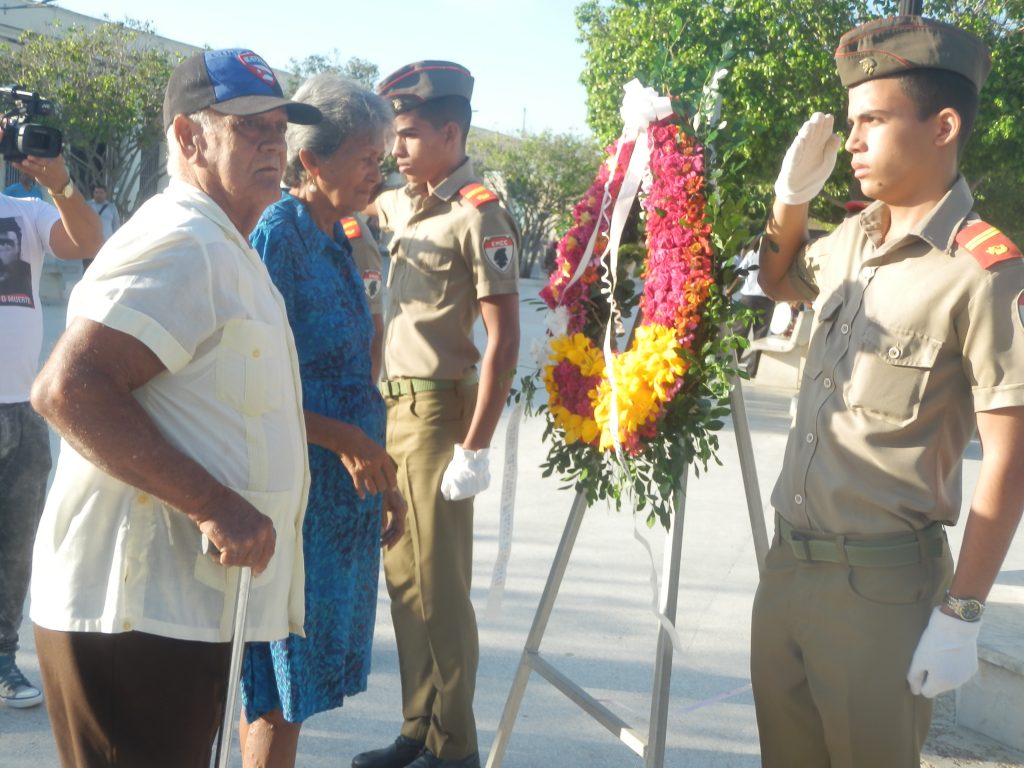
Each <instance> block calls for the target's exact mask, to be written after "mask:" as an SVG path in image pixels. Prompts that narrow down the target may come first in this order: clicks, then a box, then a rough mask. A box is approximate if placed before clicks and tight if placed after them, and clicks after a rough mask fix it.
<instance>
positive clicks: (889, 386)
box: [846, 325, 942, 426]
mask: <svg viewBox="0 0 1024 768" xmlns="http://www.w3.org/2000/svg"><path fill="white" fill-rule="evenodd" d="M941 346H942V344H941V342H939V341H938V340H936V339H932V338H930V337H928V336H925V335H923V334H920V333H916V332H913V331H900V330H892V331H890V330H886V329H884V328H882V327H880V326H878V325H868V326H867V327H866V328H865V329H864V334H863V336H862V337H861V344H860V347H859V349H857V352H856V357H855V358H854V362H853V372H852V374H851V376H850V386H849V389H848V391H847V394H846V401H847V404H848V405H849V406H850V408H851V409H854V410H860V411H864V412H865V413H868V414H870V415H872V416H875V417H877V418H880V419H882V420H884V421H887V422H889V423H891V424H896V425H898V426H904V425H906V424H909V423H910V422H912V421H913V420H914V419H915V418H916V417H917V413H918V410H919V409H920V407H921V397H922V395H923V393H924V389H925V386H926V385H927V383H928V377H929V375H930V374H931V371H932V368H934V366H935V361H936V359H937V358H938V356H939V350H940V349H941Z"/></svg>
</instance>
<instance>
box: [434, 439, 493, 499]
mask: <svg viewBox="0 0 1024 768" xmlns="http://www.w3.org/2000/svg"><path fill="white" fill-rule="evenodd" d="M488 453H489V449H487V448H481V449H480V450H479V451H468V450H466V449H465V448H463V447H462V446H461V445H456V446H455V455H454V456H453V457H452V460H451V462H450V463H449V464H448V468H447V469H445V471H444V477H442V478H441V495H442V496H444V497H445V498H446V499H448V501H458V500H459V499H468V498H469V497H470V496H476V495H477V494H478V493H480V492H481V491H483V490H485V489H486V488H487V486H488V485H490V484H491V470H490V467H489V465H488V459H487V454H488Z"/></svg>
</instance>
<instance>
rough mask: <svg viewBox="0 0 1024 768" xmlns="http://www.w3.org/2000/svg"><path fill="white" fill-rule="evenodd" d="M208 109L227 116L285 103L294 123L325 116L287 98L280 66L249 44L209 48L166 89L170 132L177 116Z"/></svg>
mask: <svg viewBox="0 0 1024 768" xmlns="http://www.w3.org/2000/svg"><path fill="white" fill-rule="evenodd" d="M207 107H213V108H214V109H216V111H218V112H222V113H223V114H225V115H258V114H261V113H263V112H269V111H270V110H272V109H277V108H278V107H284V109H285V111H286V112H287V113H288V122H290V123H301V124H302V125H313V124H315V123H319V122H320V118H321V115H320V110H319V109H317V108H316V107H314V106H312V105H310V104H302V103H300V102H297V101H290V100H289V99H286V98H284V93H283V92H282V91H281V84H280V83H279V82H278V81H277V76H276V75H275V74H274V70H272V69H271V68H270V66H269V65H268V64H267V62H265V61H264V60H263V58H262V57H260V56H259V55H258V54H255V53H253V52H252V51H250V50H248V49H246V48H224V49H221V50H218V51H203V52H202V53H197V54H195V55H194V56H190V57H189V58H187V59H185V60H184V61H183V62H181V63H180V64H179V65H178V66H177V67H175V68H174V71H173V72H172V73H171V79H170V80H169V81H168V82H167V90H166V91H165V92H164V130H165V131H166V130H167V128H168V127H169V126H170V125H171V123H173V122H174V116H175V115H191V114H192V113H193V112H198V111H199V110H201V109H206V108H207Z"/></svg>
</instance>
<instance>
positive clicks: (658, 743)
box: [486, 378, 768, 768]
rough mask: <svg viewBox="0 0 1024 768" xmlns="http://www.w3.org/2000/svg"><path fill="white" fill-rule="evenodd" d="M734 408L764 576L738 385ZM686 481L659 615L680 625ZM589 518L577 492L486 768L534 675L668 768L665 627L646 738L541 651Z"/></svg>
mask: <svg viewBox="0 0 1024 768" xmlns="http://www.w3.org/2000/svg"><path fill="white" fill-rule="evenodd" d="M729 404H730V408H731V411H732V418H733V432H734V434H735V437H736V447H737V449H738V451H739V460H740V472H741V475H742V477H743V488H744V492H745V494H746V500H747V511H748V513H749V515H750V530H751V535H752V536H753V540H754V552H755V554H756V556H757V565H758V569H759V570H760V569H762V568H763V567H764V559H765V555H766V554H767V552H768V533H767V530H766V526H765V522H764V509H763V507H762V505H761V495H760V490H759V486H758V482H757V468H756V466H755V464H754V451H753V445H752V443H751V439H750V427H749V424H748V421H747V411H746V405H745V403H744V401H743V390H742V388H741V385H740V381H739V380H738V379H736V378H734V379H733V381H732V388H731V390H730V394H729ZM686 479H687V473H684V474H683V476H682V477H681V478H679V480H678V482H677V484H676V487H675V488H674V490H673V505H674V514H673V515H672V527H671V530H670V532H669V533H670V535H671V542H670V544H669V546H668V547H667V548H666V549H665V556H664V567H663V568H662V574H661V595H660V605H659V607H660V610H661V612H662V614H663V615H664V616H665V618H666V619H667V620H668V621H669V622H670V623H671V624H672V625H675V621H676V604H677V599H678V595H679V570H680V561H681V554H682V544H683V521H684V513H685V508H686ZM586 510H587V502H586V497H585V495H584V494H583V493H581V492H577V494H576V498H575V499H574V500H573V503H572V507H571V508H570V510H569V517H568V519H567V520H566V523H565V530H564V532H563V533H562V539H561V541H560V542H559V544H558V549H557V550H556V552H555V559H554V562H553V563H552V565H551V571H550V572H549V574H548V579H547V583H546V584H545V586H544V591H543V593H542V594H541V599H540V604H539V605H538V606H537V612H536V614H535V615H534V618H533V624H532V626H531V627H530V632H529V634H528V635H527V638H526V645H525V647H524V648H523V654H522V657H521V658H520V661H519V666H518V668H517V669H516V674H515V677H514V678H513V681H512V689H511V690H510V691H509V694H508V699H507V700H506V701H505V709H504V711H503V712H502V715H501V720H500V721H499V723H498V730H497V733H496V735H495V739H494V744H493V745H492V747H491V752H490V755H489V756H488V758H487V766H486V768H500V766H501V764H502V760H503V759H504V756H505V750H506V749H507V748H508V743H509V739H510V738H511V736H512V729H513V726H514V725H515V721H516V717H517V715H518V714H519V707H520V705H521V704H522V700H523V694H524V693H525V692H526V684H527V682H529V679H530V673H531V672H536V673H537V674H539V675H540V676H541V677H542V678H544V679H545V680H547V681H548V682H549V683H551V684H552V685H553V686H555V688H557V689H558V690H560V691H561V692H562V693H563V694H565V695H566V696H567V697H568V698H569V699H570V700H571V701H573V702H574V703H575V704H576V705H577V706H579V707H580V708H581V709H582V710H583V711H584V712H586V713H587V714H588V715H590V716H591V717H592V718H594V719H595V720H597V721H598V722H599V723H600V724H601V725H603V726H604V727H605V728H607V729H608V730H609V731H611V732H612V733H613V734H615V735H616V736H618V738H619V740H620V741H622V742H623V743H624V744H625V745H626V746H627V747H629V748H630V749H631V750H633V752H635V753H636V754H637V755H639V756H640V757H642V758H643V759H644V766H645V768H663V766H664V764H665V737H666V731H667V728H668V704H669V691H670V686H671V682H672V652H673V647H672V640H671V638H670V636H669V633H668V631H667V630H666V628H665V627H664V626H660V627H659V629H658V642H657V648H656V650H655V662H654V684H653V687H652V691H651V718H650V725H649V727H648V730H647V733H646V734H645V733H643V732H642V731H641V730H640V729H638V728H635V727H633V726H631V725H630V724H629V723H627V722H626V721H625V720H623V719H622V718H620V717H619V716H618V715H617V714H615V713H614V712H613V711H612V710H611V709H609V708H608V707H607V706H605V705H604V704H602V703H601V702H600V701H598V700H597V699H595V698H594V697H593V696H591V695H590V694H589V693H587V691H586V690H584V689H583V688H582V687H581V686H580V685H578V684H577V683H575V682H574V681H573V680H571V679H570V678H569V677H568V676H567V675H565V674H564V673H562V672H561V671H559V670H558V669H557V668H556V667H555V666H554V665H553V664H551V662H549V661H548V660H547V659H545V658H544V657H543V656H542V655H541V652H540V644H541V641H542V640H543V638H544V632H545V631H546V629H547V625H548V619H549V618H550V617H551V611H552V609H553V608H554V604H555V600H556V598H557V597H558V590H559V588H560V587H561V584H562V578H563V576H564V575H565V570H566V567H567V566H568V564H569V557H570V555H571V554H572V549H573V546H574V544H575V543H576V536H577V534H578V533H579V530H580V524H581V523H582V522H583V515H584V514H585V512H586Z"/></svg>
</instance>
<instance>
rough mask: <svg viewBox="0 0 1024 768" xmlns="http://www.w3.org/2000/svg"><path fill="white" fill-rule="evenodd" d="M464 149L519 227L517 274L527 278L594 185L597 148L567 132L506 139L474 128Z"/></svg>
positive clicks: (588, 140) (587, 139)
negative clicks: (518, 272) (573, 210)
mask: <svg viewBox="0 0 1024 768" xmlns="http://www.w3.org/2000/svg"><path fill="white" fill-rule="evenodd" d="M467 149H468V152H469V154H470V156H472V157H473V161H474V163H475V164H476V166H477V169H478V170H479V171H480V172H481V173H483V174H484V175H485V177H486V178H487V179H488V181H489V182H490V183H491V184H492V186H494V187H495V188H496V189H497V190H498V191H499V192H500V193H501V194H502V196H503V197H504V198H505V201H506V202H507V203H508V206H509V210H510V211H511V212H512V215H513V216H514V217H515V219H516V223H518V224H519V229H520V233H521V235H522V248H521V252H520V256H519V271H520V274H521V275H523V276H524V277H529V276H530V274H531V273H532V272H533V268H534V265H535V264H536V263H537V259H538V258H539V257H540V256H541V255H542V254H543V253H544V250H545V247H546V245H547V242H548V241H549V240H550V239H552V238H555V237H557V236H558V235H559V234H560V233H561V232H562V231H563V230H565V229H566V228H567V227H568V226H569V223H570V221H571V215H572V208H573V206H574V205H575V204H576V202H577V201H578V200H579V199H580V197H581V196H582V195H583V193H584V192H586V191H587V188H588V187H589V186H590V184H591V182H592V181H593V180H594V176H595V174H596V172H597V168H598V165H599V164H600V162H601V159H602V155H601V152H600V149H599V148H598V146H597V144H595V143H594V141H593V140H592V139H589V138H581V137H579V136H576V135H574V134H571V133H564V134H555V133H552V132H550V131H545V132H544V133H539V134H522V135H520V136H506V135H503V134H499V133H493V132H490V131H480V130H478V129H475V128H474V129H473V130H471V131H470V133H469V141H468V143H467Z"/></svg>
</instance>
